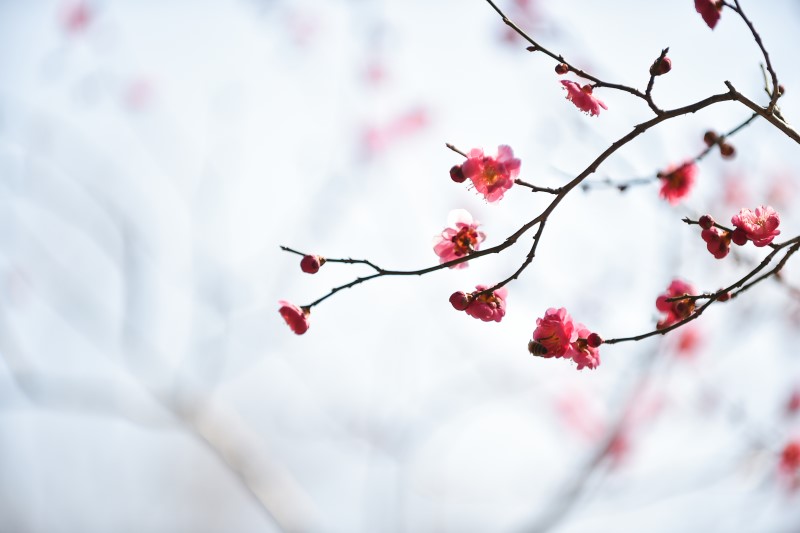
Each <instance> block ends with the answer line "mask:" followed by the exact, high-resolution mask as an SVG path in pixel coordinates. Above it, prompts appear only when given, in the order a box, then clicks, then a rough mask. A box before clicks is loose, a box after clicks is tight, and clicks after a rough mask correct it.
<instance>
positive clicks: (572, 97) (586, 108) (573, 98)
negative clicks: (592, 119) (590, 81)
mask: <svg viewBox="0 0 800 533" xmlns="http://www.w3.org/2000/svg"><path fill="white" fill-rule="evenodd" d="M561 85H563V86H564V89H566V90H567V100H569V101H570V102H572V103H573V104H575V107H577V108H578V109H580V110H581V111H583V112H584V113H588V114H589V115H590V116H592V115H599V114H600V108H601V107H602V108H603V109H608V107H607V106H606V104H604V103H603V102H602V101H600V100H599V99H598V98H596V97H594V96H592V86H591V85H584V86H583V87H581V86H580V85H579V84H578V83H576V82H574V81H569V80H561Z"/></svg>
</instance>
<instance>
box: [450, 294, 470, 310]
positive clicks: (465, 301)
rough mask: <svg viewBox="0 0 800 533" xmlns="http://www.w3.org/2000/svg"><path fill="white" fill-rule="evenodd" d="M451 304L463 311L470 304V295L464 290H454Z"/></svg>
mask: <svg viewBox="0 0 800 533" xmlns="http://www.w3.org/2000/svg"><path fill="white" fill-rule="evenodd" d="M450 305H452V306H453V308H455V309H456V310H457V311H463V310H465V309H466V308H467V307H468V306H469V296H467V295H466V294H465V293H464V292H462V291H457V292H454V293H453V294H451V295H450Z"/></svg>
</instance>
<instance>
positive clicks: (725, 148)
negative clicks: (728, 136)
mask: <svg viewBox="0 0 800 533" xmlns="http://www.w3.org/2000/svg"><path fill="white" fill-rule="evenodd" d="M719 153H720V154H722V157H724V158H725V159H733V157H734V156H735V155H736V150H735V149H734V148H733V146H732V145H730V144H728V143H725V142H724V143H722V144H720V145H719Z"/></svg>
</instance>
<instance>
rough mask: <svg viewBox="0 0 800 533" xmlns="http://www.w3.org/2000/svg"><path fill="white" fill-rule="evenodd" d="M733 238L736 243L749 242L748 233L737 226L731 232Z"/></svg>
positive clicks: (740, 244)
mask: <svg viewBox="0 0 800 533" xmlns="http://www.w3.org/2000/svg"><path fill="white" fill-rule="evenodd" d="M731 240H732V241H733V243H734V244H738V245H739V246H744V245H745V244H747V233H746V232H745V231H744V230H743V229H742V228H736V229H735V230H733V233H731Z"/></svg>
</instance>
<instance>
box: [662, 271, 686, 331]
mask: <svg viewBox="0 0 800 533" xmlns="http://www.w3.org/2000/svg"><path fill="white" fill-rule="evenodd" d="M694 294H695V289H694V287H692V286H691V285H689V284H688V283H686V282H685V281H681V280H679V279H674V280H672V283H670V284H669V287H668V288H667V292H665V293H663V294H661V295H659V297H658V298H656V309H658V310H659V311H661V312H662V313H666V315H667V316H666V317H664V318H662V319H661V320H660V321H659V322H658V326H657V327H658V329H662V328H666V327H668V326H671V325H672V324H675V323H676V322H680V321H681V320H683V319H684V318H686V317H688V316H689V315H691V314H692V313H693V312H694V301H692V300H675V301H672V302H670V301H668V300H670V299H671V298H677V297H680V296H693V295H694Z"/></svg>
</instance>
